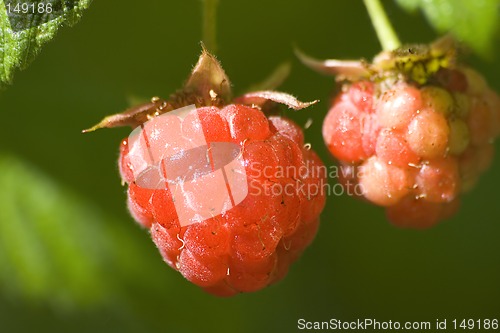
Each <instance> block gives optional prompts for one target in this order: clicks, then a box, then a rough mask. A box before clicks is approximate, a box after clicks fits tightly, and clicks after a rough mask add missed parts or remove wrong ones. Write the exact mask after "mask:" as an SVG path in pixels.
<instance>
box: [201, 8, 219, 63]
mask: <svg viewBox="0 0 500 333" xmlns="http://www.w3.org/2000/svg"><path fill="white" fill-rule="evenodd" d="M202 1H203V43H204V44H205V47H206V48H207V50H208V51H210V52H211V53H215V52H216V51H217V29H216V27H217V4H218V2H219V0H202Z"/></svg>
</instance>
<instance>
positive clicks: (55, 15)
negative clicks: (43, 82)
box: [0, 0, 92, 88]
mask: <svg viewBox="0 0 500 333" xmlns="http://www.w3.org/2000/svg"><path fill="white" fill-rule="evenodd" d="M91 1H92V0H46V1H43V2H40V1H34V0H23V1H20V0H2V1H1V2H0V88H2V87H5V85H6V84H10V83H12V78H13V75H14V72H15V70H16V69H17V68H19V69H25V68H26V67H27V66H28V65H29V64H30V63H31V61H33V59H34V58H35V57H36V55H37V54H38V52H40V49H41V47H42V45H43V44H45V43H46V42H48V41H49V40H51V39H52V38H54V36H55V34H56V32H57V30H58V29H59V28H60V27H63V26H72V25H74V24H75V23H76V22H78V20H79V19H80V17H81V15H82V12H83V11H84V10H85V9H86V8H87V7H88V6H89V5H90V2H91ZM40 4H41V7H39V6H40ZM32 5H33V7H32ZM22 6H24V8H23V7H22ZM33 12H34V13H33Z"/></svg>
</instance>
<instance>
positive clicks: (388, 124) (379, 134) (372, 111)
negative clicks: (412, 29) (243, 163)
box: [299, 43, 500, 228]
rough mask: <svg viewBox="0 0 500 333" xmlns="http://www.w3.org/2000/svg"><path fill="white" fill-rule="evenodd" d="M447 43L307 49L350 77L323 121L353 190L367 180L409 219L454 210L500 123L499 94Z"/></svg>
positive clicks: (396, 213)
mask: <svg viewBox="0 0 500 333" xmlns="http://www.w3.org/2000/svg"><path fill="white" fill-rule="evenodd" d="M439 45H441V46H439ZM443 45H450V44H449V43H448V44H447V43H436V44H433V45H431V46H429V47H425V46H424V47H420V48H415V49H414V48H412V47H409V48H404V49H401V50H396V51H394V52H393V53H386V52H384V53H383V54H381V55H379V56H378V57H376V58H375V61H374V63H373V64H367V63H365V62H360V63H359V64H358V66H355V65H354V62H353V61H349V62H345V63H343V62H342V61H332V60H330V61H328V62H318V61H314V60H312V59H311V58H308V57H306V56H304V55H301V54H299V56H300V57H302V58H303V59H302V60H303V61H304V62H305V63H306V64H308V65H310V66H312V67H314V68H315V69H319V70H321V71H323V72H324V71H328V72H330V73H332V72H333V73H335V74H337V78H338V79H339V80H340V81H342V87H341V92H340V93H339V95H338V96H336V98H335V99H334V100H333V105H332V106H331V108H330V111H329V112H328V114H327V116H326V118H325V120H324V123H323V137H324V140H325V142H326V144H327V146H328V148H329V150H330V152H331V153H332V155H333V156H334V157H336V158H337V159H338V160H339V162H340V164H341V165H342V168H349V167H351V171H349V172H348V177H347V178H346V177H345V176H343V177H342V179H340V182H341V183H342V184H343V185H345V186H347V188H346V191H347V192H348V193H350V194H353V191H352V187H353V186H355V185H356V184H358V185H360V186H361V188H362V191H361V192H362V193H363V196H364V197H365V198H366V199H368V200H369V201H371V202H373V203H375V204H377V205H380V206H384V207H388V208H387V215H388V218H389V219H390V220H391V222H393V223H394V224H395V225H399V226H402V227H413V228H423V227H430V226H432V225H434V224H436V223H437V222H439V221H440V220H442V219H444V218H447V217H449V216H451V215H452V213H453V212H454V211H456V210H457V209H458V197H459V196H460V193H462V192H464V191H466V190H469V189H470V188H471V187H472V186H473V185H474V184H475V182H476V181H477V179H478V177H479V174H480V173H482V172H483V171H484V170H486V169H487V167H488V166H489V164H490V162H491V158H492V153H493V148H492V147H493V146H492V143H493V140H494V139H495V138H496V137H497V136H498V135H499V132H500V102H499V97H498V95H497V94H496V93H495V92H493V91H492V90H491V89H490V88H489V87H488V85H487V83H486V82H485V80H484V79H483V78H482V76H481V75H480V74H479V73H477V72H476V71H474V70H472V69H470V68H467V67H464V66H461V65H455V64H456V61H455V59H453V57H454V54H455V52H454V50H452V49H446V48H443ZM405 50H406V51H405ZM408 50H410V51H409V52H408ZM443 59H444V60H443ZM436 64H438V66H436ZM354 69H356V71H354ZM373 147H374V149H373ZM352 167H354V169H352ZM352 170H356V172H357V173H358V174H355V175H354V174H353V172H352Z"/></svg>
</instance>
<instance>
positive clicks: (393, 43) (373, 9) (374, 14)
mask: <svg viewBox="0 0 500 333" xmlns="http://www.w3.org/2000/svg"><path fill="white" fill-rule="evenodd" d="M363 1H364V3H365V6H366V9H367V10H368V15H370V19H371V20H372V24H373V27H374V28H375V31H376V32H377V37H378V40H379V42H380V44H381V45H382V49H384V51H392V50H395V49H397V48H398V47H400V46H401V42H400V41H399V38H398V35H396V32H395V31H394V28H393V27H392V25H391V22H390V21H389V18H388V17H387V14H386V13H385V10H384V7H383V6H382V3H381V2H380V0H363Z"/></svg>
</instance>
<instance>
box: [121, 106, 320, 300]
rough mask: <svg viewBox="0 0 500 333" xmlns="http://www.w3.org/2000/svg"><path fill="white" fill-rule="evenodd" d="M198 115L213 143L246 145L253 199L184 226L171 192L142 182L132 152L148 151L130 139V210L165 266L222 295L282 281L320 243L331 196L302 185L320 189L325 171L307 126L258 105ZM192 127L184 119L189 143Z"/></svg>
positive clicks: (126, 149) (124, 159)
mask: <svg viewBox="0 0 500 333" xmlns="http://www.w3.org/2000/svg"><path fill="white" fill-rule="evenodd" d="M196 112H197V114H198V117H199V119H200V121H201V125H202V126H201V127H202V129H203V134H204V136H205V138H206V140H207V143H211V142H233V143H236V144H238V145H239V146H240V147H241V151H242V154H243V156H242V157H243V161H244V165H245V169H246V175H247V179H248V189H249V193H248V195H247V197H246V198H245V199H244V200H243V201H242V202H241V203H239V204H238V205H236V206H234V207H233V208H231V209H229V210H228V211H226V212H225V213H223V214H221V215H217V216H214V217H213V218H210V219H208V220H205V221H203V222H199V223H195V224H191V225H187V226H184V227H181V225H180V224H179V219H178V217H177V214H176V210H175V207H174V203H173V201H172V197H171V193H170V191H169V190H168V189H145V188H141V187H139V186H138V185H137V184H136V183H135V181H134V176H133V170H132V169H131V163H130V155H129V154H130V151H134V154H135V156H134V158H138V157H139V158H140V157H141V156H138V154H144V155H147V154H148V152H147V151H146V150H144V149H143V150H137V149H134V148H135V147H130V146H129V143H128V140H124V141H123V143H122V145H121V154H120V163H119V165H120V172H121V175H122V178H123V180H124V181H125V182H126V183H127V184H128V185H129V187H128V206H129V209H130V211H131V213H132V215H133V216H134V217H135V219H136V220H137V221H138V222H139V223H141V224H142V225H143V226H144V227H146V228H149V229H150V230H151V235H152V238H153V241H154V242H155V244H156V245H157V247H158V249H159V250H160V253H161V255H162V256H163V258H164V260H165V261H166V263H167V264H168V265H169V266H170V267H172V268H174V269H175V270H178V271H179V272H180V273H181V274H182V275H183V276H184V277H185V278H186V279H188V280H189V281H191V282H192V283H194V284H196V285H198V286H200V287H203V288H204V289H205V290H206V291H208V292H210V293H212V294H216V295H219V296H231V295H233V294H235V293H238V292H251V291H256V290H259V289H261V288H263V287H265V286H267V285H269V284H271V283H273V282H276V281H278V280H280V279H281V278H283V277H284V276H285V275H286V273H287V271H288V268H289V266H290V264H291V263H292V262H293V261H295V260H296V259H297V257H298V256H299V255H300V254H301V253H302V251H303V250H304V249H305V248H306V246H307V245H309V243H310V242H311V241H312V240H313V238H314V236H315V234H316V231H317V229H318V223H319V214H320V212H321V211H322V209H323V207H324V205H325V196H324V194H323V193H322V192H321V191H318V192H315V193H311V192H308V191H299V188H303V186H299V185H303V184H313V185H314V187H317V188H321V187H322V186H323V182H324V181H325V178H326V175H325V168H324V166H323V163H322V162H321V160H320V159H319V158H318V156H317V155H316V154H315V153H314V152H313V151H312V150H310V149H307V148H304V137H303V133H302V130H301V129H300V127H298V126H297V125H296V124H295V123H293V122H292V121H290V120H287V119H285V118H282V117H277V116H273V117H269V118H266V116H265V115H264V114H263V113H262V112H261V111H260V110H259V109H258V108H256V107H253V108H252V107H249V106H245V105H239V104H231V105H227V106H225V107H222V108H218V107H214V106H212V107H201V108H198V109H197V110H196ZM192 124H193V123H192V122H191V119H190V117H189V116H188V117H186V118H185V119H184V121H183V122H182V123H179V131H184V133H183V134H184V136H185V137H186V140H189V137H190V136H193V134H195V132H196V131H197V130H199V128H193V127H192ZM163 135H168V133H163V134H162V135H159V136H156V137H151V140H159V141H161V140H164V138H163V137H162V136H163ZM136 142H137V141H136ZM150 144H151V145H153V144H154V142H150ZM146 158H147V156H144V159H146ZM279 170H290V172H287V173H283V172H279ZM298 170H301V172H298ZM304 170H306V172H304ZM306 188H308V187H306ZM309 188H310V187H309ZM284 189H286V190H284ZM208 195H209V194H208ZM194 204H196V203H194Z"/></svg>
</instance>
